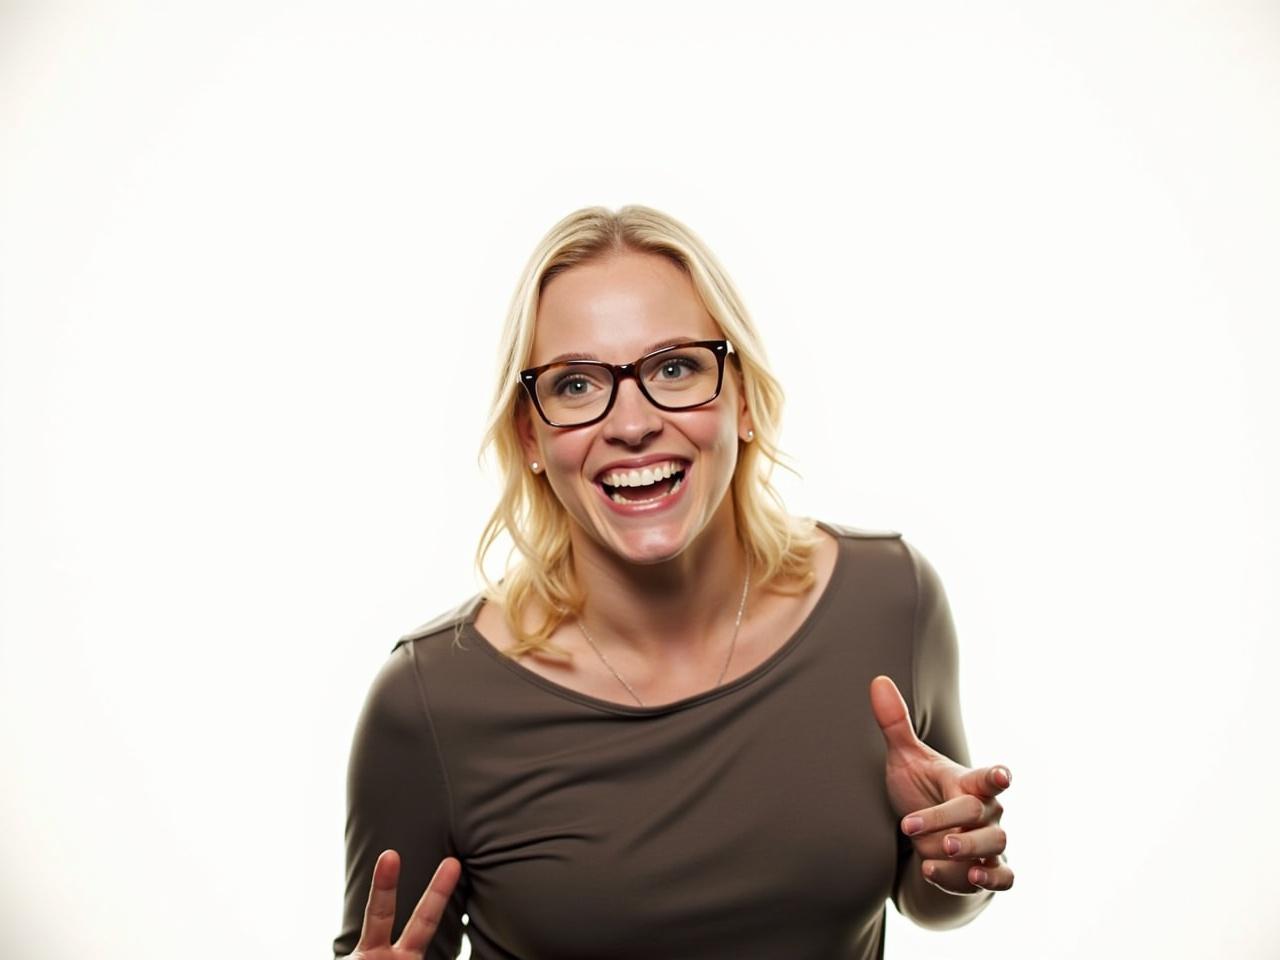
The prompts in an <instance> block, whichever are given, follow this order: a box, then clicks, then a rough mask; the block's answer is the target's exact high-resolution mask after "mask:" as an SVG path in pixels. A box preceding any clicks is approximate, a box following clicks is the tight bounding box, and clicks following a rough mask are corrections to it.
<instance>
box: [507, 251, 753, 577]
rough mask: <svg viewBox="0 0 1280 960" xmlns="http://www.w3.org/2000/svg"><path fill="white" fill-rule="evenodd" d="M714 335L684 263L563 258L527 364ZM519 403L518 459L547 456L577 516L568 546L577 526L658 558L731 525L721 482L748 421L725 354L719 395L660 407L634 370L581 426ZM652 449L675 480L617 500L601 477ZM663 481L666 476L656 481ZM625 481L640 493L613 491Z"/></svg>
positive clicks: (644, 559)
mask: <svg viewBox="0 0 1280 960" xmlns="http://www.w3.org/2000/svg"><path fill="white" fill-rule="evenodd" d="M723 336H724V335H723V333H722V332H721V330H720V329H719V327H717V326H716V323H715V321H714V320H713V319H712V318H711V315H710V314H709V313H707V310H706V308H705V307H704V306H703V305H702V301H701V300H700V299H699V298H698V295H697V293H696V291H695V290H694V287H693V283H692V281H691V280H690V278H689V276H688V275H687V274H685V273H684V271H682V270H681V269H680V268H679V267H678V266H676V265H675V264H674V263H672V262H671V261H670V260H668V259H667V258H666V257H664V256H661V255H658V254H650V253H637V252H635V251H625V252H621V253H616V254H611V255H609V256H607V257H605V258H603V259H599V260H593V261H590V262H588V263H584V264H579V265H577V266H574V267H571V268H569V269H568V270H566V271H564V272H563V273H560V274H558V275H557V276H555V277H553V278H552V279H551V280H550V281H549V282H548V283H547V285H546V287H545V289H544V290H543V292H542V296H541V298H540V300H539V303H538V312H537V320H536V324H535V331H534V341H533V351H532V353H531V355H530V357H529V361H528V364H527V366H530V367H533V366H539V365H541V364H545V363H550V362H551V361H552V360H553V359H555V358H556V357H558V356H560V355H561V354H578V355H590V356H592V357H594V358H596V359H599V360H605V361H608V362H610V363H630V362H631V361H634V360H635V359H637V358H638V357H640V356H641V355H642V354H645V353H649V352H651V351H652V350H654V349H656V346H655V345H656V344H660V343H664V342H666V341H669V340H680V339H688V340H717V339H723ZM664 373H665V374H666V375H675V374H676V373H677V371H676V370H674V369H667V370H666V371H664ZM520 409H521V412H520V414H519V431H520V436H521V442H522V445H523V447H524V452H525V460H526V462H532V461H535V460H536V461H538V463H540V464H542V465H544V466H545V472H546V480H547V482H548V483H549V484H550V485H551V488H552V490H553V491H554V492H555V494H556V497H557V498H558V499H559V500H560V503H561V504H562V505H563V506H564V509H565V510H566V511H568V513H569V515H570V516H571V517H572V518H573V520H574V521H575V525H574V526H575V527H576V528H577V529H575V530H574V531H573V539H574V542H575V549H579V550H580V549H583V548H585V547H586V546H587V544H586V543H584V542H583V541H582V534H585V535H586V537H588V538H589V539H590V541H592V542H594V543H595V544H597V545H598V546H599V547H602V548H604V549H605V550H606V551H609V552H610V553H612V554H614V555H616V556H617V557H619V558H622V559H624V560H627V561H630V562H632V563H658V562H661V561H663V560H669V559H671V558H673V557H676V556H678V555H679V554H681V553H682V552H683V551H684V550H685V549H686V548H687V547H688V546H689V545H690V544H692V543H693V542H694V541H695V540H697V539H698V538H699V537H700V536H703V535H705V534H706V533H708V532H718V533H721V534H730V533H732V525H733V512H732V502H731V500H730V498H729V497H728V496H727V493H728V490H729V484H730V482H731V480H732V479H733V471H734V467H735V466H736V464H737V459H738V441H739V438H745V436H746V433H747V429H748V428H749V425H750V421H749V418H748V415H747V408H746V402H745V400H744V399H743V396H742V391H741V388H740V383H739V381H738V379H737V375H736V372H735V371H734V365H733V363H732V361H726V362H725V372H724V382H723V385H722V386H721V389H720V395H719V396H718V397H716V399H715V400H713V401H712V402H711V403H708V404H705V405H704V406H701V407H695V408H692V409H688V410H660V409H658V408H657V407H655V406H654V405H653V404H652V403H650V402H649V401H648V399H646V398H645V396H644V395H643V394H642V393H641V392H640V389H639V388H638V387H637V385H636V382H635V381H634V380H631V379H625V380H622V381H621V382H620V383H619V385H618V395H617V398H616V400H615V401H614V404H613V407H612V409H610V411H609V412H608V414H607V415H606V416H605V417H604V419H603V420H600V421H598V422H596V423H592V424H588V425H587V426H583V427H571V428H558V427H551V426H548V425H547V424H546V423H545V422H544V421H543V420H542V418H541V417H539V416H538V414H537V412H536V411H534V410H533V409H532V407H531V405H530V404H529V403H528V402H527V398H526V399H525V401H523V402H522V404H521V408H520ZM651 458H652V459H654V460H655V461H658V462H667V461H675V463H676V465H677V466H678V467H679V468H680V469H682V471H683V479H682V480H681V481H680V484H679V486H678V488H676V489H675V492H674V493H671V494H670V495H668V496H664V497H661V498H660V499H655V500H653V501H652V502H650V503H647V504H635V505H632V504H618V503H616V502H615V501H614V499H612V498H611V496H610V495H609V494H608V493H606V488H605V486H604V485H603V484H602V482H601V478H602V477H606V478H608V479H611V480H614V481H617V480H620V479H621V478H620V477H619V476H618V475H617V473H616V469H617V465H619V464H620V463H623V462H625V461H632V460H646V461H648V460H650V459H651ZM658 462H655V463H654V464H653V466H655V467H656V466H657V465H658ZM637 479H652V478H651V477H649V478H644V477H642V478H637ZM671 486H672V483H671V482H670V481H667V482H665V483H661V484H659V485H658V488H659V489H662V490H666V489H670V488H671ZM611 489H612V488H611ZM623 490H626V493H627V494H629V495H631V496H635V495H637V494H639V491H637V490H635V489H634V488H625V487H620V488H619V489H618V495H619V496H623V495H624V494H623V493H622V491H623ZM644 495H645V496H651V494H650V493H649V492H645V494H644Z"/></svg>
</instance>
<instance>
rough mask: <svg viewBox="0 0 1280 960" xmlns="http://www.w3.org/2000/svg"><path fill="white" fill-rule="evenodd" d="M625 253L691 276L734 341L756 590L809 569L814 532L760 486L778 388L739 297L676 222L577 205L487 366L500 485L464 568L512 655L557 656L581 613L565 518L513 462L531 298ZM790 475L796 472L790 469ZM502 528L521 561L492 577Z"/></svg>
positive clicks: (798, 589) (553, 235)
mask: <svg viewBox="0 0 1280 960" xmlns="http://www.w3.org/2000/svg"><path fill="white" fill-rule="evenodd" d="M627 250H631V251H636V252H641V253H652V254H659V255H661V256H664V257H666V258H667V259H669V260H670V261H672V262H673V263H674V264H675V265H676V266H678V267H679V268H680V269H681V270H683V271H684V272H685V273H686V274H687V275H688V276H689V277H690V279H691V280H692V281H693V286H694V288H695V290H696V291H697V293H698V296H699V297H700V298H701V300H702V302H703V304H704V306H705V307H706V309H707V312H708V313H709V314H711V316H712V318H713V319H714V320H715V322H716V323H717V324H718V325H719V327H720V329H721V330H722V331H723V332H724V335H725V337H726V338H727V339H728V340H729V342H730V343H732V344H733V349H734V351H735V354H736V357H735V356H734V354H730V359H731V360H736V361H737V370H738V372H739V374H740V383H741V385H742V389H743V390H744V392H745V396H746V402H747V409H748V411H749V412H750V416H751V424H752V429H753V430H754V431H755V440H754V442H753V443H739V445H738V463H737V466H736V468H735V470H734V476H733V482H732V484H731V487H730V491H731V496H732V497H733V505H734V518H735V521H736V524H737V528H738V534H739V536H740V538H741V539H742V541H743V545H744V547H745V548H746V550H747V551H748V553H749V555H750V557H751V561H752V567H753V569H754V570H756V571H758V572H759V582H760V583H761V585H768V586H770V587H771V588H772V589H774V590H776V591H778V592H781V593H789V594H798V593H803V592H804V591H806V590H807V589H809V587H810V586H812V584H813V582H814V580H815V578H816V575H815V573H814V570H813V554H814V551H815V549H816V548H817V545H818V544H819V543H820V537H819V535H818V533H817V532H816V530H815V524H814V522H813V521H812V520H811V519H807V518H797V517H793V516H791V515H790V514H789V513H788V512H787V511H786V509H785V508H784V506H783V503H782V499H781V497H780V496H779V495H778V492H777V490H776V489H775V488H774V487H773V485H772V484H771V483H770V480H769V478H770V476H771V475H772V472H773V468H774V466H775V465H780V466H783V467H784V468H785V469H787V470H791V468H790V467H789V466H787V465H786V464H785V463H784V462H783V460H784V455H783V454H782V453H781V451H780V450H779V449H778V446H777V439H778V433H779V427H780V422H779V421H780V416H781V411H782V401H783V394H782V388H781V386H780V385H779V384H778V381H777V380H776V379H774V377H773V375H772V374H771V373H770V372H769V370H768V367H767V364H766V360H765V353H764V346H763V344H761V342H760V337H759V335H758V334H757V332H756V329H755V327H754V325H753V324H752V323H751V320H750V317H749V316H748V314H747V311H746V308H745V307H744V306H743V304H742V300H741V298H740V297H739V295H738V292H737V290H735V289H734V286H733V284H732V282H730V280H729V277H728V275H727V274H726V273H725V271H724V269H723V268H722V267H721V266H720V264H719V262H718V261H717V260H716V259H715V257H714V256H713V255H712V254H711V251H710V250H708V249H707V247H706V245H705V244H704V243H703V242H702V240H701V239H700V238H699V237H698V236H697V235H696V234H694V233H693V231H692V230H690V229H689V228H688V227H686V226H684V224H682V223H680V222H678V221H677V220H675V219H673V218H672V217H670V216H667V215H666V214H664V213H661V212H659V211H657V210H654V209H652V208H650V207H644V206H638V205H631V206H625V207H622V208H621V209H619V210H617V211H616V212H614V211H610V210H608V209H606V208H605V207H586V208H583V209H581V210H578V211H576V212H574V213H571V214H569V215H568V216H567V217H565V218H564V219H563V220H561V221H560V222H559V223H557V224H556V225H555V226H554V227H552V228H551V230H550V231H549V232H548V233H547V235H546V236H545V237H544V238H543V239H542V242H541V243H539V244H538V247H537V249H536V250H534V252H533V255H532V257H530V259H529V262H528V264H527V266H526V267H525V269H524V273H523V274H522V275H521V277H520V282H519V284H518V285H517V287H516V290H515V294H514V295H513V297H512V299H511V305H510V307H509V309H508V312H507V320H506V324H505V326H504V328H503V332H502V339H501V341H500V342H501V348H500V355H499V363H498V369H499V372H498V384H497V390H496V391H495V393H494V398H493V408H492V413H491V416H490V420H489V425H488V428H487V429H486V431H485V436H484V440H483V442H482V443H481V447H480V456H481V458H483V456H484V454H485V452H486V451H487V450H488V449H489V448H490V447H492V448H493V449H494V451H495V453H496V455H497V460H498V466H499V469H500V470H501V472H502V476H503V478H504V483H503V492H502V496H501V498H500V500H499V501H498V505H497V507H496V508H495V509H494V511H493V514H492V515H491V516H490V518H489V521H488V523H487V524H486V525H485V528H484V531H483V533H482V534H481V537H480V545H479V547H478V548H477V550H476V558H475V563H476V567H477V569H478V571H479V573H480V577H481V579H482V580H483V581H484V584H485V586H484V589H483V591H482V594H483V596H484V598H485V599H487V600H492V601H494V602H497V603H499V604H501V605H502V607H503V609H504V613H505V616H506V621H507V625H508V627H509V629H510V630H511V633H512V636H514V637H515V639H516V643H515V645H514V646H513V647H511V648H510V649H508V650H507V651H506V652H507V654H508V655H509V656H511V657H512V658H518V657H520V656H523V655H524V654H526V653H532V652H539V653H544V654H556V655H560V656H565V655H567V652H566V651H565V650H564V649H563V648H561V647H558V646H556V645H555V644H553V643H552V642H551V640H550V637H551V634H552V633H553V632H554V631H555V629H556V628H557V627H558V626H559V625H560V623H561V622H562V621H563V620H564V619H565V618H567V617H569V616H576V615H578V614H580V613H581V612H582V609H583V606H584V604H585V600H586V598H585V596H584V595H583V594H582V593H581V590H580V588H579V586H578V584H577V583H576V579H575V577H574V572H573V571H574V568H573V553H572V546H571V542H570V539H569V530H570V524H571V523H572V522H573V521H572V520H571V519H570V517H569V515H568V513H567V512H566V511H565V509H564V507H563V506H562V505H561V503H560V502H559V500H558V499H557V498H556V495H555V493H554V492H553V491H552V489H551V486H550V484H548V483H547V482H546V481H545V479H544V478H542V477H541V476H539V475H537V474H534V473H532V472H531V471H530V470H529V469H528V465H527V464H526V463H525V462H524V453H523V449H522V447H521V444H520V437H519V433H518V430H517V416H518V413H519V411H520V405H521V404H522V403H523V404H528V403H529V399H528V395H527V394H526V393H525V391H524V388H523V387H522V386H521V385H520V382H519V379H520V378H519V374H520V371H521V370H522V369H524V368H526V367H527V366H528V362H529V355H530V353H531V351H532V349H533V335H534V320H535V317H536V314H537V308H538V298H539V296H540V295H541V293H542V290H543V288H544V287H545V286H546V284H547V282H548V281H549V280H550V279H551V278H552V277H554V276H556V275H557V274H559V273H562V272H563V271H565V270H568V269H571V268H572V267H575V266H577V265H579V264H582V263H587V262H589V261H593V260H598V259H602V258H604V257H607V256H610V255H612V254H615V253H621V252H624V251H627ZM792 472H793V473H794V472H795V471H794V470H792ZM503 531H506V533H507V534H508V535H509V536H510V537H511V540H512V543H513V551H519V553H520V554H521V557H522V558H523V559H522V561H521V562H520V563H518V564H517V565H515V566H514V567H512V565H511V554H510V553H509V554H508V556H507V563H506V569H505V572H504V574H503V578H502V579H501V581H500V582H498V583H494V582H492V581H491V580H490V579H489V577H488V576H487V575H486V573H485V570H484V558H485V556H486V555H487V554H488V552H489V550H490V549H491V548H492V547H493V545H494V542H495V541H496V540H497V538H498V537H499V536H500V535H501V534H502V532H503ZM534 602H536V603H537V604H538V606H539V607H540V608H541V611H542V614H543V616H542V620H541V622H540V623H538V624H537V626H535V627H534V628H533V630H532V632H526V631H525V629H524V620H525V616H524V614H525V611H526V609H527V608H528V607H529V605H530V604H531V603H534Z"/></svg>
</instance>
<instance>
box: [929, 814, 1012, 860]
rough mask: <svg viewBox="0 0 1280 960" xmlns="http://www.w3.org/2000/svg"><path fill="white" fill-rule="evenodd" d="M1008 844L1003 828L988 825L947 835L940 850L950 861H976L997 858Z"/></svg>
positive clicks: (995, 824)
mask: <svg viewBox="0 0 1280 960" xmlns="http://www.w3.org/2000/svg"><path fill="white" fill-rule="evenodd" d="M1008 842H1009V838H1008V836H1007V835H1006V834H1005V832H1004V827H1002V826H1000V824H998V823H989V824H987V825H986V826H985V827H977V828H975V829H973V830H966V831H964V832H963V833H948V834H947V835H946V836H945V837H944V838H943V840H942V850H943V853H945V854H946V856H947V858H948V859H951V860H977V859H979V858H986V857H998V856H999V855H1000V854H1002V853H1004V848H1005V845H1006V844H1007V843H1008Z"/></svg>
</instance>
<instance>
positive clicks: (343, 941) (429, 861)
mask: <svg viewBox="0 0 1280 960" xmlns="http://www.w3.org/2000/svg"><path fill="white" fill-rule="evenodd" d="M412 647H413V645H412V644H408V643H406V644H400V645H399V646H397V647H396V648H395V649H394V650H393V651H392V652H391V656H390V657H389V658H388V660H387V662H386V663H385V664H384V665H383V666H382V668H381V669H380V670H379V671H378V674H377V676H376V677H375V678H374V680H373V684H372V685H371V687H370V689H369V692H368V694H367V696H366V698H365V702H364V707H363V709H362V710H361V712H360V716H359V719H358V720H357V722H356V729H355V734H354V736H353V738H352V743H351V755H350V759H349V761H348V765H347V820H346V892H345V894H344V899H343V910H342V931H341V932H340V933H339V934H338V936H337V937H336V938H334V941H333V953H334V957H335V960H336V958H341V957H346V956H348V955H349V954H351V953H352V952H353V951H354V950H355V948H356V943H357V942H358V941H359V939H360V931H361V928H362V927H363V926H364V911H365V907H366V906H367V904H368V900H369V891H370V889H371V887H372V885H373V865H374V863H375V862H376V861H377V859H378V855H379V854H381V853H382V852H383V851H384V850H388V849H391V850H395V851H396V852H397V853H398V854H399V855H400V881H399V884H398V885H397V889H396V916H395V921H394V922H393V924H392V931H391V942H392V943H395V941H396V939H397V938H399V936H400V934H401V932H402V931H403V930H404V928H405V925H406V924H407V923H408V922H409V917H410V915H411V914H412V913H413V910H414V908H415V907H416V906H417V905H418V901H419V900H420V899H421V898H422V894H423V892H424V891H425V890H426V889H427V884H428V883H430V881H431V877H432V875H433V874H434V873H435V870H436V867H437V866H439V864H440V861H441V860H442V859H443V858H444V857H446V856H458V854H457V852H456V850H455V849H454V843H453V837H452V829H451V828H452V799H451V796H450V793H449V783H448V779H447V777H446V775H445V771H444V767H443V763H442V761H441V758H440V752H439V749H438V746H437V743H436V738H435V733H434V729H433V727H432V724H431V716H430V712H429V709H428V704H427V700H426V696H425V693H424V691H423V688H422V684H421V681H420V678H419V676H418V672H417V669H416V662H415V658H414V653H413V649H412ZM465 904H466V873H465V871H464V872H463V875H462V878H461V879H460V880H459V881H458V886H457V888H456V889H455V890H454V893H453V896H452V897H451V898H450V900H449V904H448V906H447V907H446V908H445V912H444V916H443V917H442V918H441V920H440V926H439V928H438V929H437V930H436V935H435V937H434V938H433V939H432V941H431V944H430V946H428V948H427V960H453V958H455V957H457V955H458V951H459V948H460V945H461V941H462V915H463V912H464V908H465Z"/></svg>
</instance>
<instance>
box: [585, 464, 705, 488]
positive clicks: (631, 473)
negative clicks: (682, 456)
mask: <svg viewBox="0 0 1280 960" xmlns="http://www.w3.org/2000/svg"><path fill="white" fill-rule="evenodd" d="M683 469H684V467H682V466H681V465H680V464H679V462H677V461H675V460H668V461H667V462H666V463H654V464H650V465H649V466H647V467H645V468H644V469H643V470H614V471H613V472H612V473H606V474H605V475H604V476H602V477H601V478H600V482H601V483H605V484H608V485H609V486H611V487H647V486H649V484H651V483H657V482H658V481H659V480H665V479H667V477H669V476H671V475H672V474H674V473H679V472H680V471H681V470H683Z"/></svg>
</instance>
